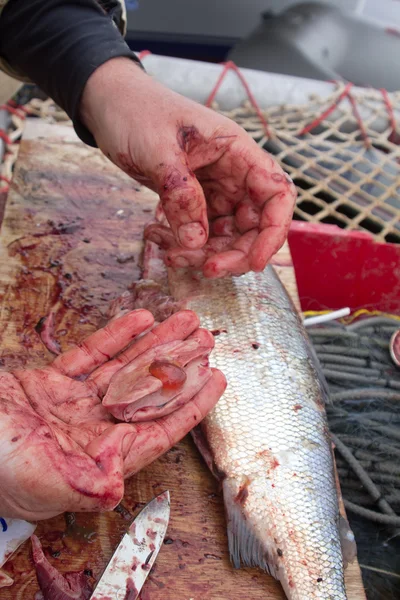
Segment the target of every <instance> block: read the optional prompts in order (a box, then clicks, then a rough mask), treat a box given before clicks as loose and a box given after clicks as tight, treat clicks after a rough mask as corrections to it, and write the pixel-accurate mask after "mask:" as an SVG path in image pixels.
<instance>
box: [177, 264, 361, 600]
mask: <svg viewBox="0 0 400 600" xmlns="http://www.w3.org/2000/svg"><path fill="white" fill-rule="evenodd" d="M169 286H170V292H171V293H172V295H173V297H174V298H176V299H178V300H180V301H184V304H185V305H186V307H187V308H190V309H191V310H194V311H195V312H196V313H197V314H198V315H199V317H200V320H201V324H202V326H203V327H206V328H208V329H210V330H212V331H214V334H215V335H216V338H215V349H214V351H213V353H212V355H211V360H210V362H211V364H212V366H213V367H216V368H218V369H220V370H221V371H222V372H223V373H224V374H225V376H226V378H227V381H228V387H227V390H226V392H225V394H224V395H223V397H222V398H221V400H220V401H219V402H218V404H217V405H216V407H215V408H214V409H213V410H212V411H211V413H210V414H209V415H208V416H207V417H206V418H205V419H204V421H203V422H202V425H201V430H202V436H203V438H204V437H205V439H206V442H207V444H208V448H209V452H210V455H208V456H205V458H206V459H207V461H208V463H209V464H210V462H212V461H213V465H214V470H215V471H217V472H218V473H219V474H220V475H221V477H222V479H223V492H224V501H225V507H226V513H227V521H228V538H229V547H230V553H231V558H232V561H233V563H234V565H235V566H237V567H238V566H240V565H241V564H243V565H245V566H260V567H261V568H263V569H265V570H268V571H269V572H270V573H271V574H272V575H274V576H275V577H276V578H277V579H279V580H280V581H281V584H282V586H283V588H284V590H285V593H286V595H287V597H288V598H289V599H290V600H314V599H321V600H322V599H323V600H344V599H346V598H347V596H346V592H345V585H344V566H343V556H342V550H341V539H340V533H341V532H340V527H339V523H340V519H341V517H340V514H339V506H338V498H337V490H336V483H335V476H334V464H333V454H332V448H331V442H330V439H329V432H328V428H327V422H326V416H325V409H324V401H325V389H324V385H323V383H322V381H321V380H320V379H319V376H318V369H317V363H316V362H314V357H313V353H312V349H311V346H310V342H309V340H308V337H307V335H306V333H305V330H304V328H303V325H302V323H301V321H300V319H299V317H298V315H297V313H296V310H295V308H294V307H293V305H292V302H291V300H290V298H289V297H288V295H287V293H286V291H285V289H284V287H283V286H282V284H281V282H280V280H279V279H278V277H277V275H276V274H275V272H274V270H273V269H272V267H268V268H267V269H266V270H265V271H264V272H263V273H258V274H256V273H249V274H246V275H243V276H241V277H235V278H225V279H222V280H215V281H210V280H206V279H203V278H201V277H200V278H199V277H194V276H193V274H191V273H190V272H189V271H180V272H176V271H172V270H171V271H169ZM198 435H199V433H197V434H196V435H195V439H196V438H197V437H198ZM199 448H201V449H202V451H203V453H204V439H203V440H202V444H201V445H200V444H199ZM207 453H208V451H207V452H206V454H207ZM347 539H348V540H349V539H350V540H351V533H349V530H348V529H347Z"/></svg>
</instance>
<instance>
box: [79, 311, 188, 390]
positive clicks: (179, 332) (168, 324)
mask: <svg viewBox="0 0 400 600" xmlns="http://www.w3.org/2000/svg"><path fill="white" fill-rule="evenodd" d="M198 327H199V318H198V316H197V315H196V314H195V313H194V312H192V311H191V310H181V311H179V312H177V313H175V314H174V315H172V316H171V317H169V318H168V319H166V320H165V321H164V322H163V323H160V325H157V326H156V327H154V329H152V330H151V331H149V333H147V334H146V335H144V336H143V337H142V338H140V339H138V340H136V341H135V342H134V343H133V344H132V345H131V346H129V347H128V348H127V349H126V350H125V352H123V353H122V354H120V355H119V356H118V357H117V358H115V359H114V360H112V361H110V362H109V363H106V364H105V365H103V366H102V367H101V368H100V369H97V370H96V371H95V372H94V373H93V374H92V375H91V376H90V377H89V379H88V381H90V382H91V383H92V385H94V387H95V389H96V391H97V393H98V394H99V395H100V396H103V395H104V394H105V392H106V390H107V387H108V385H109V383H110V380H111V377H112V376H113V375H114V373H116V372H117V371H119V370H120V369H121V368H122V367H124V366H125V365H127V364H128V363H129V362H130V361H132V360H134V359H135V358H136V357H137V356H139V355H140V354H142V353H143V352H146V350H148V349H149V348H151V347H152V346H155V345H160V344H166V343H168V342H173V341H175V340H182V339H186V338H187V337H188V336H189V335H190V334H191V333H193V332H194V331H195V330H196V329H197V328H198Z"/></svg>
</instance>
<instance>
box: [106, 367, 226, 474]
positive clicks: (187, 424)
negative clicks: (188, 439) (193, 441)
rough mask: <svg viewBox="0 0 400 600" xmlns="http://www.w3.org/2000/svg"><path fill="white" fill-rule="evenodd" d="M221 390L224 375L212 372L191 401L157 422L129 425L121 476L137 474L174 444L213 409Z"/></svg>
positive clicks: (223, 385)
mask: <svg viewBox="0 0 400 600" xmlns="http://www.w3.org/2000/svg"><path fill="white" fill-rule="evenodd" d="M225 389H226V379H225V377H224V375H223V374H222V373H221V372H220V371H217V370H216V369H212V377H211V378H210V379H209V380H208V381H207V383H206V384H205V385H204V387H203V388H202V389H201V390H200V391H199V392H198V393H197V394H196V396H195V397H194V398H193V400H192V401H191V402H188V403H187V404H186V405H185V406H183V407H182V408H179V409H178V410H176V411H175V412H174V413H172V414H171V415H168V416H167V417H163V418H161V419H159V420H157V421H152V422H149V423H136V424H135V425H131V427H132V428H133V430H132V433H131V434H127V435H126V436H125V439H124V443H123V446H122V448H123V455H124V476H125V477H130V476H131V475H133V474H134V473H137V472H138V471H140V469H143V468H144V467H145V466H147V465H148V464H150V463H151V462H153V461H154V460H156V459H157V458H158V457H159V456H161V455H162V454H164V453H165V452H167V450H169V449H170V448H172V446H174V445H175V444H177V443H178V442H179V441H180V440H181V439H182V438H183V437H184V436H185V435H186V434H187V433H189V431H190V430H191V429H193V427H195V426H196V425H198V424H199V423H200V421H201V420H202V419H204V417H205V416H206V415H207V414H208V413H209V412H210V410H212V409H213V408H214V406H215V405H216V403H217V402H218V400H219V398H220V397H221V396H222V394H223V393H224V391H225ZM118 427H119V426H118Z"/></svg>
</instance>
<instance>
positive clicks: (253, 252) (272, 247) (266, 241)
mask: <svg viewBox="0 0 400 600" xmlns="http://www.w3.org/2000/svg"><path fill="white" fill-rule="evenodd" d="M294 205H295V198H293V195H292V193H291V192H290V193H286V192H281V193H279V194H278V195H277V196H274V197H273V198H271V200H269V201H268V202H267V203H266V205H265V206H264V209H263V212H262V216H261V222H260V226H261V230H262V231H261V232H260V234H259V235H258V237H257V238H256V240H255V241H254V243H253V245H252V247H251V249H250V251H249V264H250V268H251V269H252V270H253V271H256V272H260V271H263V270H264V269H265V267H266V266H267V263H268V261H269V260H270V258H271V257H272V256H273V255H274V254H276V252H278V250H279V248H281V246H282V245H283V244H284V242H285V240H286V237H287V234H288V231H289V227H290V223H291V221H292V216H293V209H294Z"/></svg>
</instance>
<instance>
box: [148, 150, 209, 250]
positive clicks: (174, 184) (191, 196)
mask: <svg viewBox="0 0 400 600" xmlns="http://www.w3.org/2000/svg"><path fill="white" fill-rule="evenodd" d="M158 178H159V181H158V184H159V185H158V192H159V194H160V200H161V204H162V207H163V210H164V212H165V216H166V217H167V220H168V223H169V225H170V227H171V229H172V232H173V234H174V236H175V238H176V240H177V241H178V243H180V245H181V246H182V247H183V248H188V249H197V248H202V246H204V244H205V243H206V241H207V238H208V219H207V205H206V199H205V197H204V193H203V189H202V187H201V185H200V183H199V182H198V180H197V178H196V176H195V175H194V173H193V172H192V171H191V170H190V169H189V168H188V167H187V166H186V159H185V156H182V154H178V155H177V162H176V163H175V164H174V165H169V166H168V167H164V168H163V169H162V172H161V173H160V174H159V175H158Z"/></svg>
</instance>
